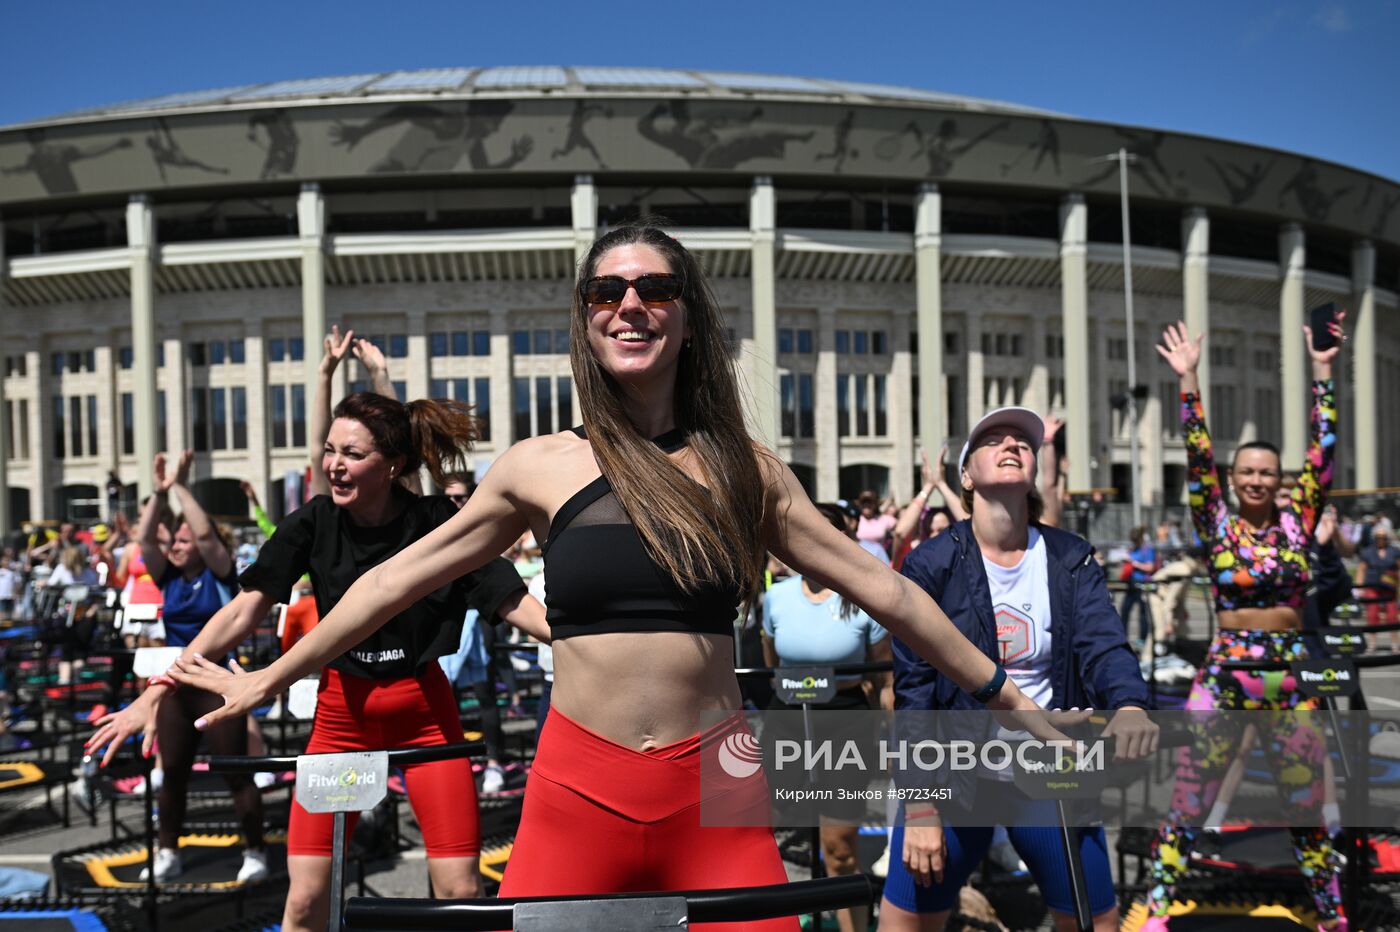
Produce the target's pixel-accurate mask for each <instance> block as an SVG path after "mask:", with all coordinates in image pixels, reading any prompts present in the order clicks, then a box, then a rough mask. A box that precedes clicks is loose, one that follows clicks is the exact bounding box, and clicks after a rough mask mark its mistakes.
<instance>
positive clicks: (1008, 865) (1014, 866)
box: [987, 841, 1026, 874]
mask: <svg viewBox="0 0 1400 932" xmlns="http://www.w3.org/2000/svg"><path fill="white" fill-rule="evenodd" d="M987 858H988V859H989V860H990V861H991V862H992V863H993V864H995V865H996V866H997V867H1000V868H1001V869H1002V870H1004V871H1006V872H1007V873H1008V874H1024V873H1026V862H1025V861H1022V860H1021V856H1020V855H1018V854H1017V853H1016V848H1015V846H1013V845H1012V844H1011V842H1009V841H1004V842H1001V843H1000V844H996V845H992V847H991V848H990V849H989V850H988V851H987Z"/></svg>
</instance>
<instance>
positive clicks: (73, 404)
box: [68, 395, 83, 456]
mask: <svg viewBox="0 0 1400 932" xmlns="http://www.w3.org/2000/svg"><path fill="white" fill-rule="evenodd" d="M68 437H69V439H70V440H71V444H70V445H69V447H68V452H69V453H70V454H71V455H73V456H82V455H83V399H82V397H81V396H79V395H70V396H69V397H68Z"/></svg>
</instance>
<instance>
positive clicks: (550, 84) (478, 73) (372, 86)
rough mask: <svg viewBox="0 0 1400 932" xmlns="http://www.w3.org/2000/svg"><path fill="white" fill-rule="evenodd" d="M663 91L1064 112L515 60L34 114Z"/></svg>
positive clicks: (904, 91)
mask: <svg viewBox="0 0 1400 932" xmlns="http://www.w3.org/2000/svg"><path fill="white" fill-rule="evenodd" d="M657 93H661V94H666V95H682V96H687V97H698V98H713V99H734V98H763V99H770V100H771V99H778V100H783V99H788V100H803V101H819V102H821V101H825V102H831V103H848V104H871V103H884V102H897V103H905V104H924V105H927V106H935V107H943V108H950V109H956V110H966V111H974V112H982V113H1008V114H1020V115H1031V116H1061V115H1062V114H1056V113H1053V112H1051V111H1047V110H1038V109H1035V108H1032V107H1023V106H1020V105H1018V104H1010V103H1003V102H1001V101H995V100H984V99H981V98H977V97H963V96H960V95H957V94H944V93H939V92H937V91H926V90H919V89H917V88H909V87H894V86H889V85H884V84H866V83H861V82H857V81H832V80H827V79H824V78H800V77H790V76H786V75H771V74H747V73H739V72H730V71H684V70H677V69H669V68H623V67H616V66H576V67H568V68H565V67H560V66H557V65H540V66H520V65H510V66H503V67H495V68H430V69H424V70H421V71H390V72H383V73H378V74H356V75H345V76H341V77H329V78H299V79H294V80H283V81H270V82H266V83H263V84H246V85H243V86H240V87H223V88H217V89H214V90H204V91H185V92H181V93H174V94H165V95H162V96H160V97H148V98H144V99H142V100H132V101H127V102H125V103H118V104H111V105H108V106H103V107H91V108H87V109H84V110H75V111H70V112H68V113H63V114H57V115H55V116H52V117H46V118H43V119H39V120H33V121H27V122H31V123H56V122H66V121H69V120H90V119H94V118H97V119H100V118H104V117H125V116H136V115H141V114H148V113H171V112H180V111H195V110H208V109H213V108H222V107H228V106H257V105H260V104H270V103H276V104H278V105H281V106H285V105H287V104H298V103H300V104H313V103H340V102H354V101H369V100H376V99H384V98H402V97H412V98H424V97H441V98H472V97H501V96H509V97H518V96H528V95H538V96H549V95H559V96H574V95H593V94H597V95H610V96H616V95H653V94H657Z"/></svg>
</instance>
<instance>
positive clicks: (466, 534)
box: [173, 224, 1037, 929]
mask: <svg viewBox="0 0 1400 932" xmlns="http://www.w3.org/2000/svg"><path fill="white" fill-rule="evenodd" d="M570 328H571V330H570V336H571V342H570V355H571V361H572V366H573V374H574V384H575V386H576V388H577V393H578V398H579V404H580V408H581V411H582V415H583V427H581V428H574V429H572V430H567V431H561V432H560V433H557V434H551V435H548V436H541V437H535V438H532V439H528V440H524V441H521V442H520V443H517V444H516V445H515V446H513V447H512V448H511V449H510V450H508V451H507V452H506V453H505V454H504V455H503V456H502V457H501V458H500V459H499V460H497V461H496V463H495V464H494V465H493V466H492V468H491V470H490V471H489V472H488V473H487V474H486V476H485V478H484V480H483V481H482V483H481V485H480V487H479V488H478V489H477V490H476V493H475V494H474V495H473V496H472V497H471V499H470V501H469V502H468V503H467V505H466V507H464V508H463V509H462V510H461V511H460V512H459V513H458V514H457V515H456V516H455V517H453V518H452V519H451V520H450V521H448V522H447V523H446V524H445V525H444V526H443V527H441V528H439V529H437V530H436V531H434V532H433V533H431V534H429V535H428V536H427V537H425V538H424V539H423V540H421V541H420V542H418V543H417V544H415V545H413V546H411V547H409V548H408V549H407V550H405V551H404V552H402V553H400V554H399V555H398V556H396V557H394V558H393V559H391V560H389V561H387V562H385V563H383V564H382V565H380V566H378V567H376V568H375V569H373V570H370V571H369V572H367V573H365V574H364V576H362V577H361V578H360V579H359V581H358V582H356V583H355V584H354V586H353V587H352V588H351V589H350V591H349V592H348V593H347V594H346V595H345V597H344V598H343V599H342V600H341V602H340V604H339V605H338V606H337V607H336V608H335V609H334V610H333V611H331V612H330V613H329V614H328V615H326V616H325V618H324V619H323V620H322V621H321V623H320V624H319V625H318V626H317V627H316V628H315V630H313V631H312V632H311V633H310V634H308V635H307V636H306V637H305V638H304V639H303V640H302V641H301V642H300V643H298V644H297V645H296V646H295V647H294V648H293V649H292V650H291V651H290V652H288V653H287V654H286V655H285V656H284V657H282V658H280V659H279V660H278V661H277V662H275V663H274V664H272V665H271V666H270V667H268V668H266V669H264V670H259V671H256V672H251V673H239V674H237V675H235V674H231V673H230V672H229V671H227V670H224V669H222V668H219V667H216V666H214V665H213V664H210V663H208V662H207V661H203V660H197V661H191V660H186V661H182V662H181V663H180V664H179V665H178V667H177V668H176V669H175V670H174V671H173V675H174V676H175V677H176V678H177V679H179V680H180V681H181V682H184V683H187V684H191V685H199V686H201V687H203V688H207V689H211V690H213V691H215V692H219V693H221V694H223V695H224V697H225V699H226V701H227V704H226V705H225V706H224V707H223V708H222V709H220V710H218V711H217V712H214V713H211V714H210V715H208V716H206V719H205V725H206V726H210V725H213V724H214V723H216V722H218V721H221V720H223V719H224V718H226V717H227V716H230V715H238V714H242V712H243V711H244V710H246V709H249V708H252V707H254V706H256V705H258V704H259V703H262V702H264V701H266V699H267V697H269V696H272V695H275V694H277V693H278V692H280V691H281V690H282V689H284V688H286V686H287V685H288V684H290V683H291V682H293V681H295V680H296V679H297V677H299V676H301V675H303V674H305V673H307V672H309V671H311V670H313V669H315V668H316V667H317V666H318V665H319V664H321V663H323V662H324V661H325V660H327V659H328V658H331V657H335V656H337V655H339V654H341V653H343V652H344V651H345V650H346V649H348V648H349V647H351V646H353V645H354V644H356V643H357V642H359V641H361V640H362V639H364V637H365V636H366V635H367V634H368V633H369V632H371V631H373V630H375V628H377V627H378V626H379V625H380V624H382V623H384V621H385V620H386V619H388V618H390V617H392V616H393V615H394V614H395V613H396V612H398V611H400V610H401V609H402V608H403V606H405V605H408V604H410V603H412V602H413V600H415V599H417V598H419V597H420V596H421V595H422V594H423V593H425V592H430V591H432V590H433V589H434V588H435V587H437V586H439V585H441V584H442V583H443V581H445V580H449V579H452V578H454V577H456V576H458V575H460V574H462V573H463V572H466V571H468V570H470V569H472V568H473V567H476V566H479V565H481V564H482V563H484V562H485V561H487V560H489V559H491V558H492V557H494V556H496V555H497V554H499V553H501V552H502V551H504V550H505V549H506V548H507V547H509V546H510V545H511V544H512V543H513V542H514V541H515V540H516V539H517V538H519V537H520V535H521V534H522V533H524V532H525V531H527V530H529V531H532V532H533V533H534V535H535V538H536V539H537V540H540V541H544V542H545V543H544V560H545V566H546V573H547V578H548V580H549V582H548V591H547V594H548V599H547V606H548V621H549V625H550V633H551V636H552V638H553V642H554V663H555V671H556V679H555V686H554V695H553V699H552V707H551V712H550V716H549V719H548V721H547V722H546V725H545V728H544V731H543V734H542V735H541V738H540V746H539V750H538V754H537V756H536V758H535V764H534V769H533V772H532V775H531V778H530V782H529V788H528V791H527V793H526V799H525V806H524V812H523V815H522V820H521V825H520V830H519V832H518V834H517V836H516V842H515V848H514V850H513V853H512V857H511V862H510V866H509V869H508V870H507V872H506V876H505V880H504V883H503V884H502V887H501V895H502V896H512V897H513V896H551V895H554V896H557V895H568V894H578V893H604V892H621V891H639V890H667V889H683V888H707V887H726V886H747V885H753V884H780V883H785V882H786V880H787V876H786V873H785V871H784V869H783V865H782V861H781V859H780V858H779V855H778V849H777V846H776V844H775V843H774V840H773V835H772V832H771V831H770V830H769V829H768V828H766V827H747V828H739V827H723V828H722V827H703V826H702V825H701V822H700V814H699V810H700V806H699V802H700V795H701V781H700V779H699V749H700V748H701V747H702V746H704V745H705V744H706V743H707V742H710V741H713V740H715V738H716V737H717V736H718V737H720V738H722V737H723V736H725V735H727V734H730V733H732V732H734V731H739V730H742V729H743V728H744V727H745V726H744V723H743V719H742V717H740V716H738V715H737V714H736V715H733V716H731V717H730V718H729V719H728V720H727V721H725V722H724V723H723V724H722V725H721V726H718V727H717V728H715V729H711V730H710V732H709V733H707V734H702V733H699V732H700V722H701V715H702V713H705V712H713V711H720V710H737V709H740V708H741V700H740V696H739V687H738V681H737V679H736V677H735V675H734V670H733V645H732V642H731V638H732V632H733V628H732V622H733V619H734V617H735V614H736V611H737V609H738V606H739V604H740V603H741V602H745V601H747V600H751V599H753V598H755V597H757V595H758V594H759V591H760V582H761V580H762V577H763V568H764V558H765V551H769V550H771V551H772V552H773V553H774V554H776V555H777V556H778V557H779V558H780V559H782V560H783V562H785V563H787V564H788V565H789V566H792V567H793V568H794V569H796V570H797V571H798V572H800V573H801V574H802V575H803V576H805V577H808V578H811V579H816V580H820V581H821V582H822V583H825V584H827V585H829V586H830V587H831V588H832V589H835V590H836V591H837V592H839V593H841V594H843V595H845V596H847V597H849V598H850V599H851V600H852V601H854V602H855V603H856V604H858V605H860V606H861V607H862V608H864V609H865V610H866V611H867V612H868V613H869V614H870V615H871V616H872V617H873V618H874V619H875V620H876V621H878V622H879V623H880V624H882V625H884V626H885V627H886V628H887V629H889V630H890V631H892V632H894V633H895V634H897V635H898V636H899V637H900V638H901V639H903V641H904V642H905V643H907V644H909V645H910V646H911V647H912V648H913V649H914V650H916V651H917V652H919V653H920V654H921V655H922V656H924V657H926V658H928V660H929V661H930V662H931V663H933V664H934V665H935V666H937V667H938V668H939V669H942V670H944V671H946V672H947V675H948V676H949V677H951V678H952V679H953V680H954V681H955V682H956V683H957V684H958V685H959V686H961V687H962V688H964V689H966V690H967V691H968V692H969V693H972V694H973V695H975V696H977V697H978V698H979V699H980V700H982V701H983V702H984V703H986V704H987V705H988V706H989V707H990V708H993V709H997V710H1006V711H1011V710H1027V711H1030V710H1034V709H1036V708H1037V707H1036V706H1035V704H1034V703H1032V702H1030V701H1029V700H1028V699H1026V697H1025V696H1024V695H1023V694H1022V693H1021V691H1020V690H1019V689H1017V688H1016V687H1015V685H1014V684H1012V683H1010V682H1007V681H1006V674H1005V672H1004V671H1003V670H1001V668H1000V667H999V666H998V665H997V664H996V663H995V662H993V661H992V660H991V659H990V658H988V657H987V656H986V655H984V654H983V653H982V652H981V651H979V650H978V649H976V648H975V647H973V645H972V644H971V643H969V642H968V641H967V640H966V639H965V638H963V637H962V636H961V635H960V634H958V632H957V631H956V630H955V629H954V628H953V627H952V626H951V625H950V624H949V622H948V620H947V618H946V617H945V616H944V614H943V613H942V612H941V611H940V610H939V609H938V606H937V605H935V604H934V602H933V600H932V599H930V598H929V597H928V595H927V594H925V593H924V592H923V591H922V590H920V589H919V587H918V586H916V585H914V584H913V583H911V582H910V581H908V580H906V579H903V578H902V577H900V576H898V575H897V574H895V573H894V572H892V571H891V570H890V569H889V567H887V566H885V565H883V564H882V563H881V562H880V561H879V560H877V559H876V558H874V557H872V556H871V555H869V554H868V553H866V552H865V551H863V550H862V549H861V548H860V546H859V545H858V544H856V543H855V542H854V541H852V540H850V539H849V538H848V537H846V536H845V535H844V534H842V533H841V532H840V531H838V530H836V529H835V528H833V527H832V525H831V523H830V522H829V521H827V520H826V518H825V517H823V516H822V514H821V513H820V512H819V511H818V510H817V509H816V508H815V507H814V506H813V505H812V503H811V502H810V501H809V500H808V498H807V496H806V494H805V493H804V492H803V491H802V487H801V486H800V485H799V484H798V482H797V479H796V478H795V477H794V476H793V474H792V472H791V471H790V470H789V469H788V468H787V467H786V466H785V465H784V464H783V463H782V462H781V461H779V460H778V459H777V457H776V456H774V455H773V454H772V453H771V452H770V451H768V450H766V449H764V448H763V447H761V446H759V445H757V444H755V442H754V441H753V440H752V439H751V438H750V437H749V434H748V432H747V431H746V430H745V427H744V420H743V414H742V411H741V408H740V399H739V391H738V384H737V380H736V377H735V373H734V365H733V359H732V356H731V352H730V349H729V345H728V341H727V340H726V334H725V330H724V325H723V320H722V317H721V314H720V309H719V306H718V304H717V302H716V300H715V298H714V297H713V295H712V294H711V293H710V289H709V287H708V285H707V283H706V281H705V277H704V274H703V273H702V271H701V269H700V265H699V263H698V262H697V261H696V260H695V258H694V256H693V255H692V254H691V253H690V252H689V251H687V250H686V249H685V247H683V246H682V245H681V244H680V243H679V242H677V241H676V240H675V239H673V238H672V237H670V236H669V235H667V234H666V233H665V232H663V231H662V230H661V229H659V228H658V227H656V226H651V225H644V224H639V225H631V226H626V227H622V228H619V229H616V230H613V231H611V232H609V233H607V234H606V235H604V236H603V237H601V238H600V239H599V240H598V241H597V242H595V243H594V244H593V247H592V248H591V250H590V251H589V253H588V255H587V256H586V257H585V258H584V260H583V262H582V263H581V265H580V269H579V276H578V281H577V286H576V287H575V289H574V294H573V306H572V314H571V321H570ZM279 536H280V535H279ZM739 784H742V785H739ZM755 786H756V787H757V791H758V793H762V791H763V786H762V778H761V776H756V777H755V778H753V779H750V780H746V781H736V785H735V786H733V787H726V788H722V789H721V791H720V792H733V793H735V794H749V795H747V796H743V798H746V799H749V798H753V797H754V796H755V795H756V794H755ZM706 792H707V793H710V792H714V791H713V789H712V788H707V790H706ZM761 803H762V804H763V805H765V806H766V804H767V800H766V794H765V795H764V798H763V799H762V800H761ZM796 926H797V923H796V921H795V920H792V921H788V920H778V921H770V922H765V923H758V924H755V925H753V926H751V928H764V929H768V928H782V929H795V928H796ZM726 928H728V926H726Z"/></svg>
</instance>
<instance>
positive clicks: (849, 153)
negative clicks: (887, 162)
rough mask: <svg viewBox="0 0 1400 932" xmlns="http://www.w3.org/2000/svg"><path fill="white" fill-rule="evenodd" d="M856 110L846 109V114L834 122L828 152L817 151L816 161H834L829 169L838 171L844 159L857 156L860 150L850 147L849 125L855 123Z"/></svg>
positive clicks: (844, 161)
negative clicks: (834, 135) (834, 136)
mask: <svg viewBox="0 0 1400 932" xmlns="http://www.w3.org/2000/svg"><path fill="white" fill-rule="evenodd" d="M855 122H856V112H855V111H854V110H847V111H846V115H845V116H844V117H842V118H841V122H840V123H837V124H836V138H835V139H834V140H832V144H831V151H830V152H818V153H817V157H816V158H817V161H818V162H834V163H835V164H834V165H832V166H831V170H832V171H834V172H840V171H841V169H842V168H844V167H845V165H846V159H848V158H859V157H860V152H859V151H858V150H856V149H853V148H851V127H852V126H854V125H855Z"/></svg>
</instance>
